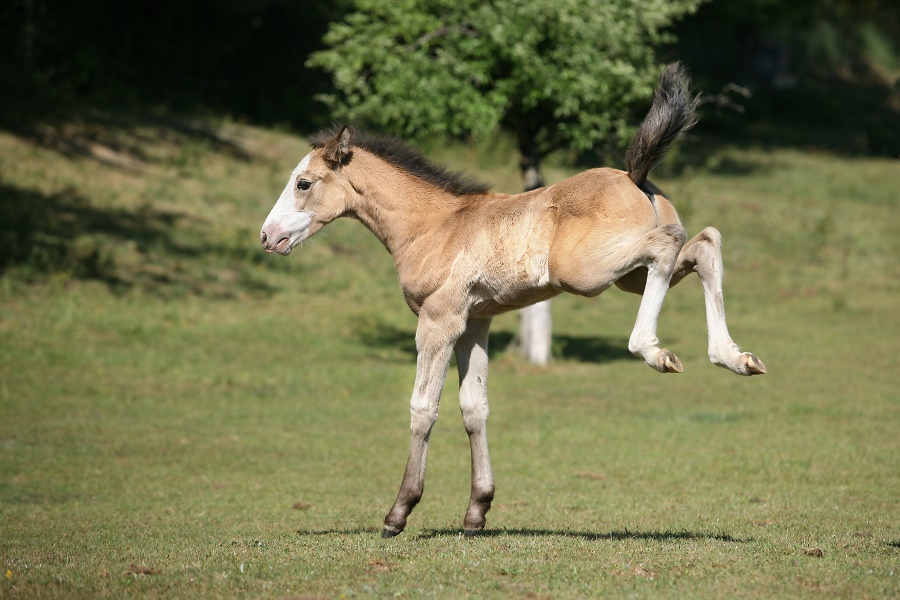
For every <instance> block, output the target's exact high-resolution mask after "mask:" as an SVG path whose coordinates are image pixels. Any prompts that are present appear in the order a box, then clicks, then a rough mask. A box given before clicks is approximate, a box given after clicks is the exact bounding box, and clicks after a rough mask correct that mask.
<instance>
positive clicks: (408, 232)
mask: <svg viewBox="0 0 900 600" xmlns="http://www.w3.org/2000/svg"><path fill="white" fill-rule="evenodd" d="M344 169H345V174H346V177H347V179H348V181H349V183H350V185H351V186H352V187H353V189H354V190H355V191H356V194H354V198H353V200H352V201H350V202H348V205H347V211H346V214H347V216H350V217H353V218H355V219H358V220H359V221H361V222H362V223H363V224H364V225H365V226H366V227H367V228H368V229H369V230H370V231H371V232H372V233H374V234H375V236H376V237H377V238H378V239H379V240H381V243H382V244H384V246H385V247H386V248H387V249H388V252H390V253H391V254H392V255H393V256H394V257H395V258H396V257H398V256H399V254H401V253H402V252H403V249H404V248H405V247H406V246H407V245H408V244H409V243H411V242H412V241H414V240H415V239H416V238H417V237H418V236H420V235H423V234H425V233H427V232H428V231H429V230H431V229H432V228H434V227H441V226H442V225H443V224H444V223H445V222H446V219H447V216H449V215H450V214H451V213H452V212H453V211H454V210H457V209H458V208H459V207H460V202H462V201H461V199H460V198H458V197H457V196H454V195H453V194H450V193H448V192H445V191H444V190H441V189H440V188H438V187H436V186H434V185H432V184H430V183H427V182H425V181H423V180H422V179H419V178H418V177H415V176H414V175H411V174H409V173H407V172H406V171H404V170H403V169H400V168H398V167H396V166H394V165H392V164H391V163H389V162H387V161H385V160H383V159H381V158H379V157H377V156H375V155H373V154H370V153H368V152H365V151H359V150H357V151H355V152H354V156H353V160H352V161H351V162H350V164H348V165H347V166H346V167H344Z"/></svg>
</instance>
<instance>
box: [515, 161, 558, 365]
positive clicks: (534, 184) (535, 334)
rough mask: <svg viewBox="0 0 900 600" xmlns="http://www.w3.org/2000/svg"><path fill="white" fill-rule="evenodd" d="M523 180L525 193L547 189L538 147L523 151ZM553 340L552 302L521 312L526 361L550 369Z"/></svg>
mask: <svg viewBox="0 0 900 600" xmlns="http://www.w3.org/2000/svg"><path fill="white" fill-rule="evenodd" d="M520 151H521V152H522V161H521V162H520V163H519V164H520V167H521V169H522V178H523V179H524V180H525V191H526V192H529V191H531V190H536V189H538V188H541V187H544V177H543V176H542V175H541V169H540V164H541V156H540V153H539V152H538V151H536V150H535V149H534V146H533V145H532V146H530V147H529V148H522V149H520ZM552 337H553V327H552V318H551V315H550V301H549V300H544V301H543V302H538V303H537V304H533V305H532V306H528V307H526V308H523V309H522V310H520V311H519V342H520V345H519V350H520V351H521V353H522V355H523V356H524V357H525V359H526V360H527V361H528V362H530V363H533V364H536V365H540V366H542V367H546V366H547V364H548V363H549V362H550V345H551V340H552Z"/></svg>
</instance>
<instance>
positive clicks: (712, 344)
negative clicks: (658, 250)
mask: <svg viewBox="0 0 900 600" xmlns="http://www.w3.org/2000/svg"><path fill="white" fill-rule="evenodd" d="M694 271H695V272H696V273H697V275H699V276H700V282H701V283H702V284H703V298H704V301H705V303H706V330H707V336H708V339H709V360H711V361H712V362H713V364H715V365H718V366H720V367H723V368H725V369H728V370H729V371H733V372H735V373H737V374H738V375H762V374H764V373H765V372H766V365H765V364H763V362H762V361H761V360H760V359H759V358H758V357H757V356H756V355H754V354H751V353H750V352H741V349H740V348H739V347H738V345H737V344H735V343H734V341H733V340H732V339H731V335H730V334H729V333H728V323H727V322H726V321H725V299H724V296H723V293H722V277H723V275H724V267H723V264H722V234H720V233H719V231H718V230H717V229H716V228H715V227H707V228H706V229H704V230H703V231H701V232H700V233H699V234H697V236H695V237H694V238H693V239H691V241H689V242H688V243H687V244H685V246H684V248H682V250H681V253H680V254H679V255H678V261H677V262H676V263H675V269H674V272H673V274H672V281H671V284H670V285H675V284H677V283H678V282H679V281H681V280H682V279H684V277H686V276H687V275H689V274H690V273H691V272H694Z"/></svg>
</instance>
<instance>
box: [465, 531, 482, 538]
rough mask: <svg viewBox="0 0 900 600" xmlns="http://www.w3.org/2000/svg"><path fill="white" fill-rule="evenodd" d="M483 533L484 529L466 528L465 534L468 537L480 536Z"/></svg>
mask: <svg viewBox="0 0 900 600" xmlns="http://www.w3.org/2000/svg"><path fill="white" fill-rule="evenodd" d="M482 533H484V529H466V530H464V534H465V536H466V537H467V538H470V537H478V536H479V535H481V534H482Z"/></svg>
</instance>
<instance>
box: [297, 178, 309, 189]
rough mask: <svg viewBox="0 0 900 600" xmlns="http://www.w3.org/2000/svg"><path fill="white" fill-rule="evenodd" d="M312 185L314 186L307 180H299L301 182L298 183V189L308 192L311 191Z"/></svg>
mask: <svg viewBox="0 0 900 600" xmlns="http://www.w3.org/2000/svg"><path fill="white" fill-rule="evenodd" d="M311 185H312V183H311V182H309V181H307V180H305V179H301V180H299V181H298V182H297V189H301V190H304V191H306V190H308V189H309V186H311Z"/></svg>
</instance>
